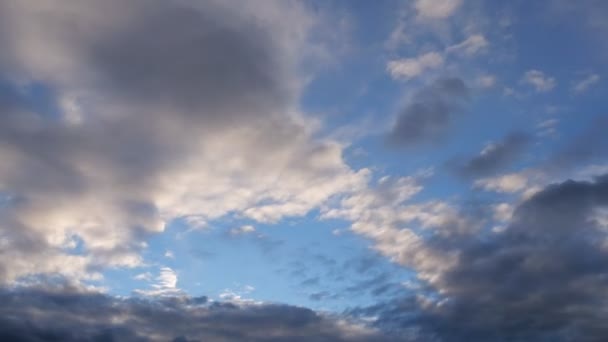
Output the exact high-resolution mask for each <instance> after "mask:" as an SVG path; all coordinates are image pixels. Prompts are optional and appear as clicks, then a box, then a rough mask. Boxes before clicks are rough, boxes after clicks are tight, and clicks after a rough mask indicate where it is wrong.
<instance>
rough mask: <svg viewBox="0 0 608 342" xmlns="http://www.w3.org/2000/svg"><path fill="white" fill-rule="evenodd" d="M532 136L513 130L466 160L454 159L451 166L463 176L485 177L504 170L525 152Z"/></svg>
mask: <svg viewBox="0 0 608 342" xmlns="http://www.w3.org/2000/svg"><path fill="white" fill-rule="evenodd" d="M531 141H532V137H531V136H530V135H528V134H526V133H522V132H512V133H510V134H508V135H507V136H505V137H504V138H503V139H502V140H501V141H499V142H496V143H493V144H492V145H489V146H488V147H486V148H485V149H484V150H483V151H482V152H481V153H480V154H478V155H477V156H475V157H472V158H470V159H468V160H466V161H459V160H453V161H451V162H449V163H448V164H449V166H451V167H453V168H455V170H456V172H457V173H458V174H460V175H461V176H463V177H467V178H469V177H472V178H474V177H483V176H488V175H492V174H495V173H497V172H500V171H503V170H504V169H505V168H506V167H508V166H509V165H511V163H513V162H514V161H515V160H516V159H517V158H518V157H519V156H521V154H522V153H523V152H524V150H525V147H526V146H528V145H529V144H530V142H531Z"/></svg>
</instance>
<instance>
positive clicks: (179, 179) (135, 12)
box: [0, 0, 368, 282]
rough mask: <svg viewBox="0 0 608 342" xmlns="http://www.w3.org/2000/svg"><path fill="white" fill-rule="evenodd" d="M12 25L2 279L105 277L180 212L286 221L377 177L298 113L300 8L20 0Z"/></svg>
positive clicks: (4, 10) (4, 134) (4, 102)
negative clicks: (357, 167) (347, 159)
mask: <svg viewBox="0 0 608 342" xmlns="http://www.w3.org/2000/svg"><path fill="white" fill-rule="evenodd" d="M0 21H1V22H2V26H3V30H2V31H3V34H2V35H0V36H2V37H0V43H1V44H3V45H2V49H1V50H0V51H1V52H0V87H2V89H3V91H1V93H2V95H0V157H1V158H2V160H3V161H4V162H3V163H2V165H1V166H0V192H1V193H2V195H3V196H6V197H7V198H9V199H10V200H8V201H7V202H6V204H3V205H2V206H1V207H0V211H1V212H2V213H1V215H0V233H1V234H2V235H3V236H4V237H5V239H7V246H9V248H7V249H3V250H2V252H0V253H2V258H1V260H2V261H1V262H0V282H12V281H15V280H17V279H19V278H20V277H22V276H26V275H31V274H40V273H59V274H64V275H69V276H70V277H73V278H75V279H89V280H91V279H99V278H100V277H101V274H100V270H101V269H103V267H106V266H112V267H136V266H138V265H141V264H142V259H141V256H140V252H141V250H142V249H143V248H145V241H146V239H147V238H148V237H149V236H150V235H151V234H156V233H159V232H162V231H163V230H164V227H165V225H166V224H168V223H170V222H171V221H172V220H174V219H183V220H184V221H185V222H196V223H197V224H198V225H204V224H205V223H206V222H209V221H212V220H215V219H218V218H221V217H223V216H225V215H229V214H239V213H240V214H242V215H243V216H245V217H248V218H251V219H253V220H259V221H264V222H271V221H277V220H280V219H281V218H283V217H286V216H300V215H305V214H306V213H307V212H309V211H310V210H312V209H313V208H315V207H318V206H320V205H321V204H322V203H324V202H325V201H326V200H327V199H328V198H330V197H331V196H332V195H335V194H336V193H340V192H343V191H347V192H348V191H350V189H353V188H357V187H359V186H360V184H365V182H366V179H367V174H368V171H367V170H361V172H357V171H354V170H351V169H350V168H349V167H348V166H347V165H346V164H345V163H344V160H343V158H342V146H341V145H340V144H339V143H337V142H335V141H331V140H329V139H325V138H323V137H319V136H318V135H317V134H316V131H315V129H316V128H315V127H317V124H316V123H314V122H313V121H312V120H310V119H308V118H306V116H305V115H304V114H303V113H300V112H299V111H298V110H297V109H296V108H297V99H298V96H299V93H300V87H301V84H300V82H299V74H298V73H299V70H300V66H301V64H303V63H304V61H303V60H302V59H301V58H302V57H301V56H304V55H306V54H305V53H302V50H304V48H303V46H307V47H310V50H315V49H313V48H312V45H314V42H312V38H310V35H311V31H312V30H313V29H312V26H313V24H314V21H315V19H313V18H312V14H311V13H310V12H309V11H308V10H307V9H306V8H304V7H302V6H300V5H298V4H295V3H289V4H287V3H283V2H267V3H265V4H264V5H263V6H257V5H256V6H253V5H249V4H248V3H247V4H241V5H240V6H232V7H229V6H227V5H225V4H220V3H219V2H214V1H211V2H202V3H198V2H197V3H194V2H166V1H157V0H153V1H142V0H131V1H128V2H124V1H118V0H109V1H95V2H87V3H80V2H77V3H73V4H70V5H69V6H67V5H65V4H59V3H56V2H54V1H50V2H43V3H41V2H38V1H19V2H8V3H7V2H2V3H1V4H0ZM7 37H10V39H8V38H7ZM309 62H310V61H309ZM40 94H43V95H44V96H41V95H40ZM226 141H230V144H226ZM75 239H76V240H78V241H81V245H82V246H81V248H77V249H76V248H73V244H72V243H71V242H72V241H74V240H75Z"/></svg>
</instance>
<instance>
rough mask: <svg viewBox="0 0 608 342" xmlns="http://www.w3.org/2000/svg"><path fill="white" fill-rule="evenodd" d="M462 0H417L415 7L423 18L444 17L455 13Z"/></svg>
mask: <svg viewBox="0 0 608 342" xmlns="http://www.w3.org/2000/svg"><path fill="white" fill-rule="evenodd" d="M462 2H463V1H462V0H416V2H415V3H414V7H415V8H416V10H417V11H418V14H419V16H420V17H422V18H429V19H444V18H447V17H449V16H451V15H453V14H454V13H455V12H456V10H458V8H459V7H460V6H461V5H462Z"/></svg>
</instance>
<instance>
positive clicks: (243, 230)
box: [230, 225, 255, 236]
mask: <svg viewBox="0 0 608 342" xmlns="http://www.w3.org/2000/svg"><path fill="white" fill-rule="evenodd" d="M251 233H255V227H254V226H252V225H244V226H241V227H239V228H232V229H230V235H232V236H239V235H246V234H251Z"/></svg>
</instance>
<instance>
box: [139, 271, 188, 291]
mask: <svg viewBox="0 0 608 342" xmlns="http://www.w3.org/2000/svg"><path fill="white" fill-rule="evenodd" d="M136 279H139V280H149V277H148V274H146V273H144V274H143V275H142V276H141V277H139V278H136ZM177 281H178V277H177V273H176V272H175V271H174V270H173V269H171V268H170V267H166V266H165V267H161V268H160V270H159V273H158V276H157V277H156V279H155V283H153V284H151V285H150V287H152V288H151V289H148V290H141V289H138V290H135V292H136V293H138V294H142V295H146V296H175V295H180V294H182V293H183V291H182V290H181V289H179V288H178V287H177Z"/></svg>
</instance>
